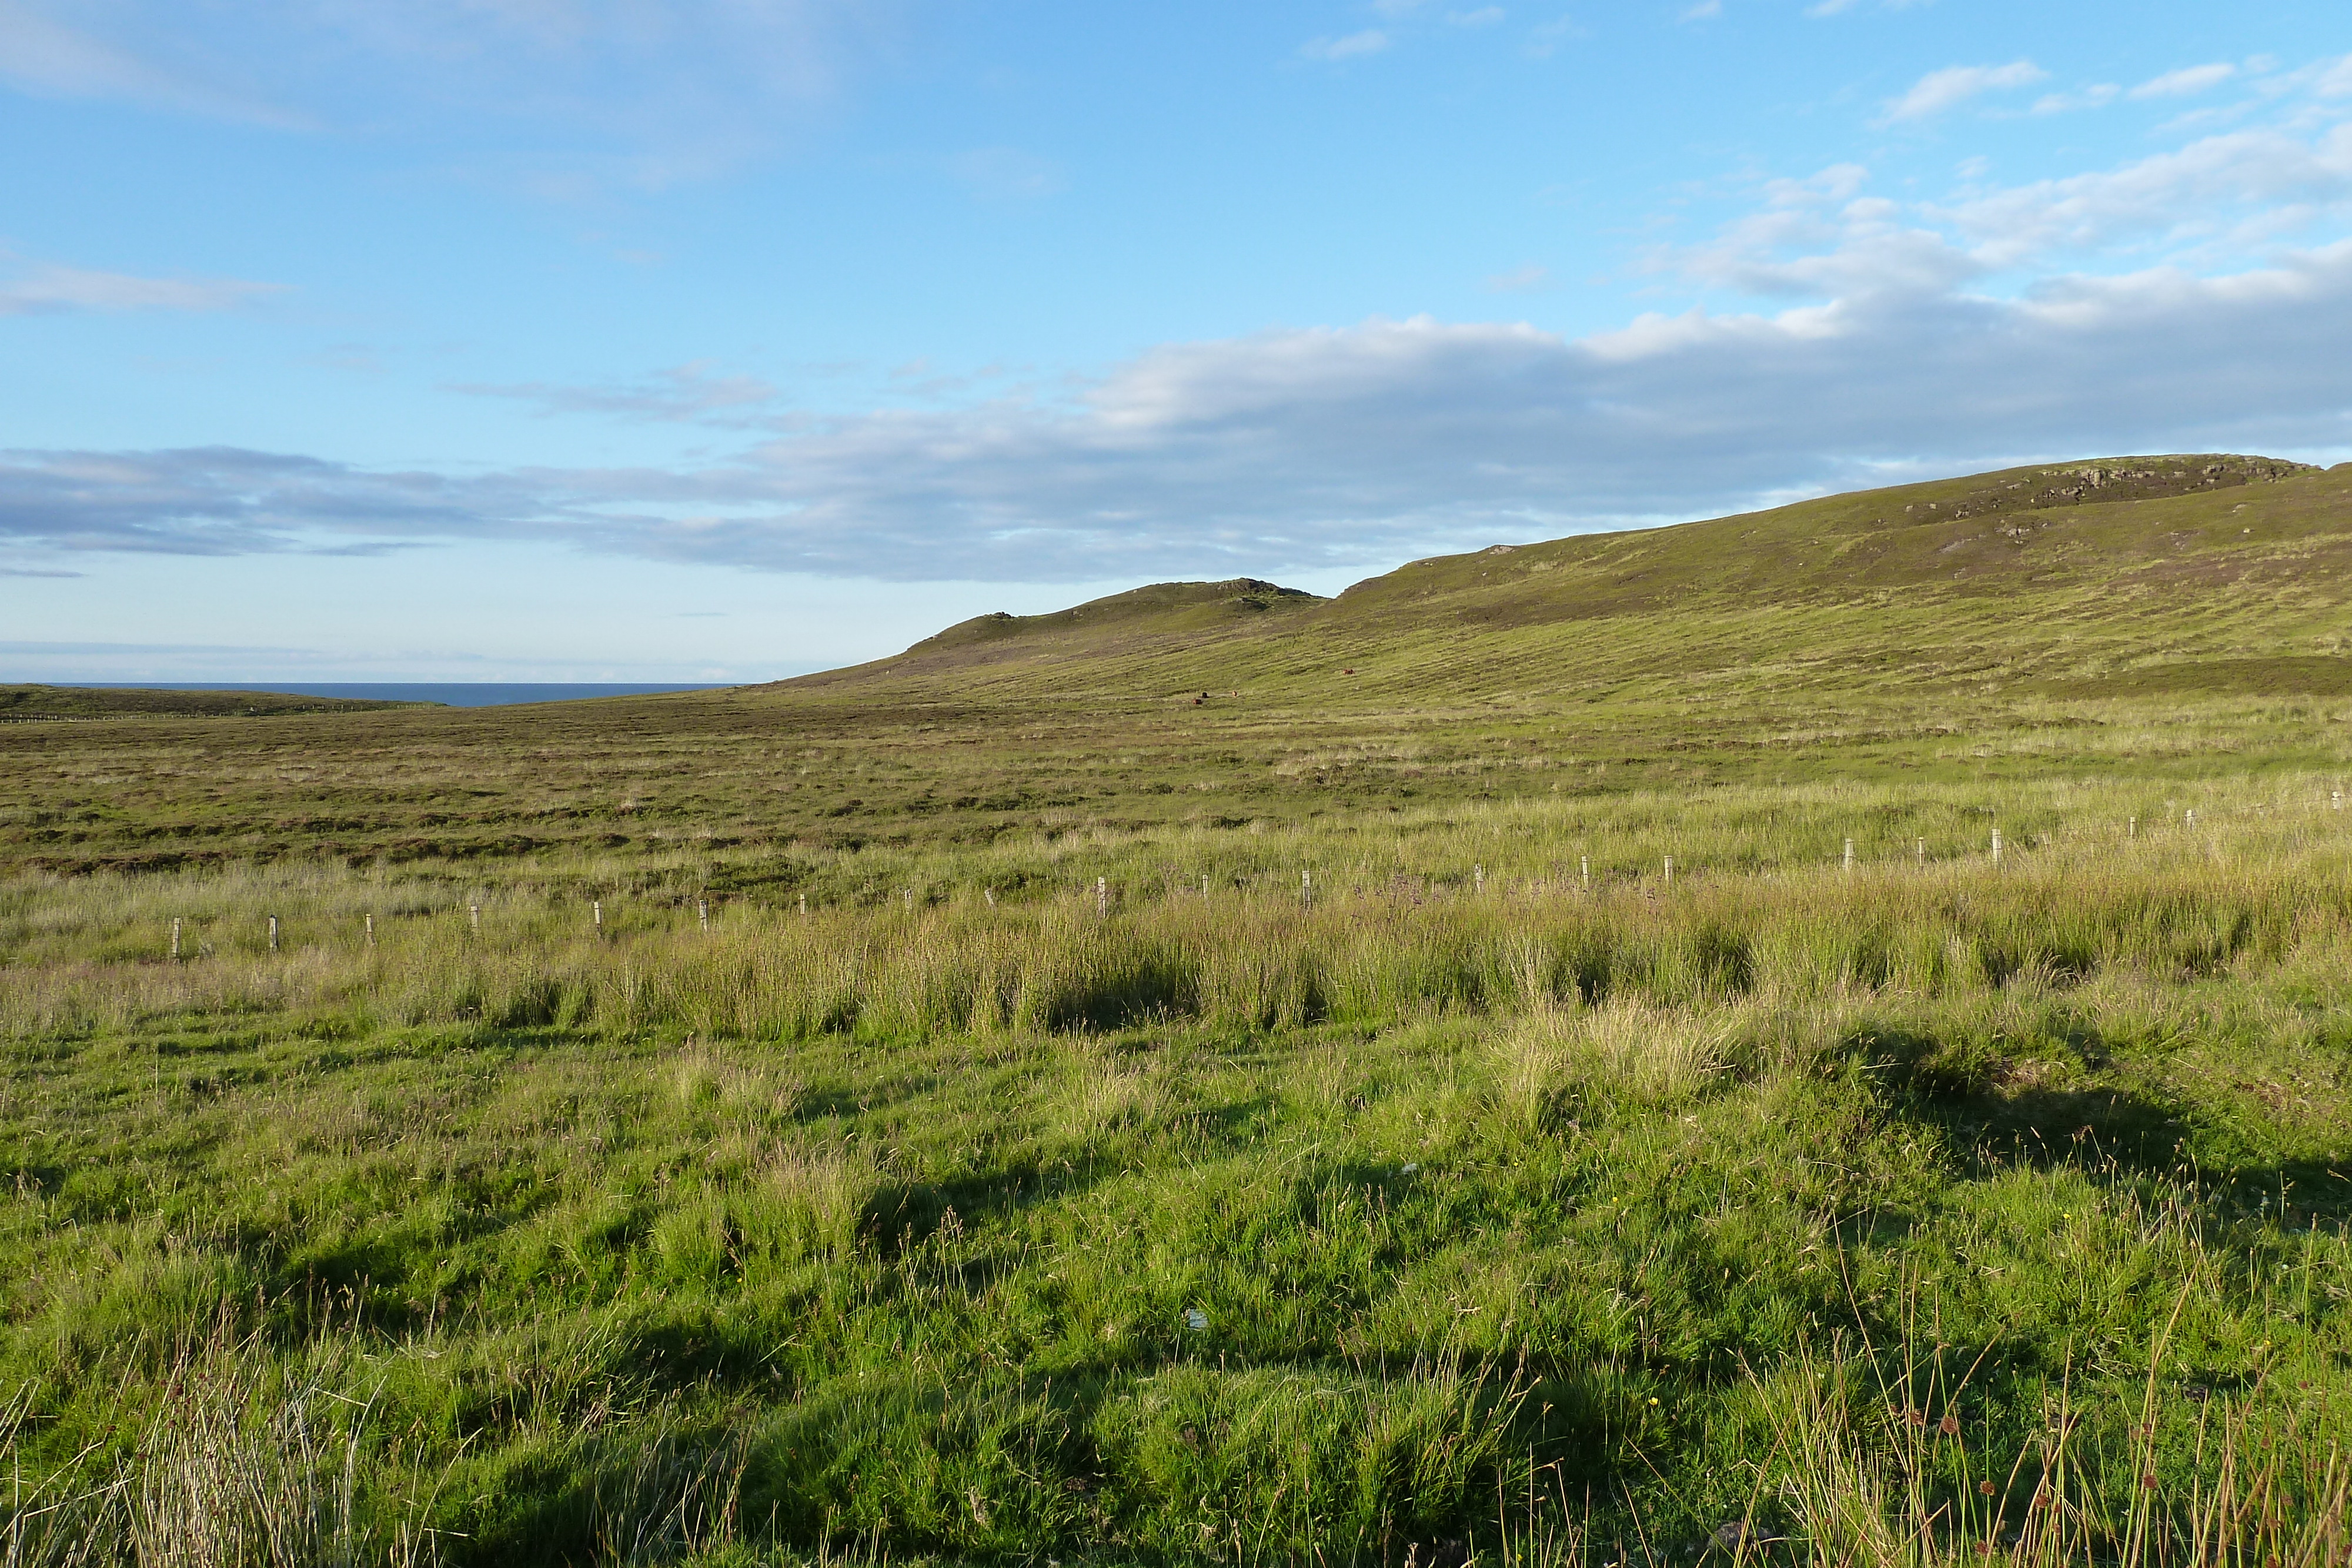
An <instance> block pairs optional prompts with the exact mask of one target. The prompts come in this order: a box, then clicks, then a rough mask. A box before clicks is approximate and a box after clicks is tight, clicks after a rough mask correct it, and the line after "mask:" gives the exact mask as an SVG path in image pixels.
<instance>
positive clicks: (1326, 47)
mask: <svg viewBox="0 0 2352 1568" xmlns="http://www.w3.org/2000/svg"><path fill="white" fill-rule="evenodd" d="M1390 42H1391V40H1390V38H1389V36H1388V35H1387V34H1386V33H1384V32H1382V31H1381V29H1380V28H1378V27H1367V28H1365V29H1364V30H1363V31H1362V32H1360V33H1349V34H1348V35H1347V36H1346V37H1338V38H1309V39H1308V40H1307V42H1306V43H1304V44H1301V45H1300V46H1299V47H1298V52H1299V53H1300V54H1302V55H1305V56H1306V57H1307V58H1308V59H1310V60H1352V59H1357V58H1360V57H1363V56H1365V55H1377V54H1379V53H1380V52H1381V50H1383V49H1385V48H1387V47H1389V44H1390Z"/></svg>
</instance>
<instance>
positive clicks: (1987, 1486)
mask: <svg viewBox="0 0 2352 1568" xmlns="http://www.w3.org/2000/svg"><path fill="white" fill-rule="evenodd" d="M1977 1495H1978V1496H1979V1497H1990V1496H1992V1482H1990V1481H1979V1482H1977Z"/></svg>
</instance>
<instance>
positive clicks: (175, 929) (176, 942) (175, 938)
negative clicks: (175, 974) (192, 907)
mask: <svg viewBox="0 0 2352 1568" xmlns="http://www.w3.org/2000/svg"><path fill="white" fill-rule="evenodd" d="M172 956H173V958H175V959H176V958H177V957H179V956H180V917H179V916H178V915H173V916H172Z"/></svg>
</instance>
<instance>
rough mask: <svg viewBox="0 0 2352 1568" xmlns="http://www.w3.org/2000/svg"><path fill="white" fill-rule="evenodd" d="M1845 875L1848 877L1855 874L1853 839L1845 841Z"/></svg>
mask: <svg viewBox="0 0 2352 1568" xmlns="http://www.w3.org/2000/svg"><path fill="white" fill-rule="evenodd" d="M1845 873H1846V875H1848V876H1852V875H1853V840H1852V839H1848V840H1846V841H1845Z"/></svg>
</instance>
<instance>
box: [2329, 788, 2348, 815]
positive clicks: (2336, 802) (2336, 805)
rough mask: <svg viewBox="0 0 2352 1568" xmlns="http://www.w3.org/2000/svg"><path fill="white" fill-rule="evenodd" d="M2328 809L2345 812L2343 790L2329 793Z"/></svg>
mask: <svg viewBox="0 0 2352 1568" xmlns="http://www.w3.org/2000/svg"><path fill="white" fill-rule="evenodd" d="M2327 809H2328V810H2331V811H2340V810H2344V791H2343V790H2341V789H2336V790H2332V791H2330V792H2329V794H2328V797H2327Z"/></svg>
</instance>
